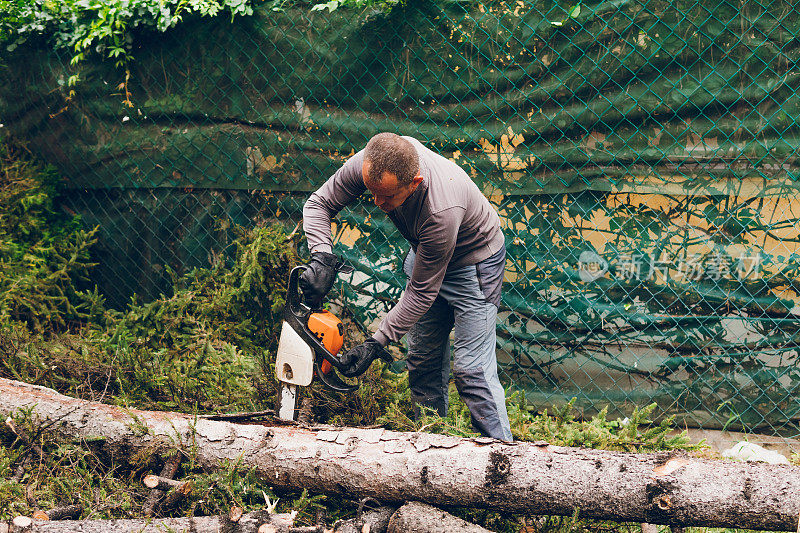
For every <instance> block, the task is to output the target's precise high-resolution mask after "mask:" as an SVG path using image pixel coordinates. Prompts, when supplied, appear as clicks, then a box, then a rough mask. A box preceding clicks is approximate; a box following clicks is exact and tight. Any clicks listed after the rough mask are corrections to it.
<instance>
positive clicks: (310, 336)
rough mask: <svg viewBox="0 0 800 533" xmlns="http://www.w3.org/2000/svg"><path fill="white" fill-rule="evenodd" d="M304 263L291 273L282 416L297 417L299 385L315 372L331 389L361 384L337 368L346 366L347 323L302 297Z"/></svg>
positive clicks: (282, 356) (281, 349)
mask: <svg viewBox="0 0 800 533" xmlns="http://www.w3.org/2000/svg"><path fill="white" fill-rule="evenodd" d="M306 268H308V267H307V265H300V266H297V267H295V268H293V269H292V271H291V272H290V273H289V286H288V288H287V292H286V306H285V307H284V310H283V324H282V325H281V336H280V340H279V341H278V355H277V357H276V359H275V375H276V377H277V378H278V384H279V387H278V389H279V390H278V409H277V412H278V417H279V418H282V419H284V420H295V407H296V405H297V392H298V387H308V386H309V385H311V382H312V380H313V379H314V374H316V375H317V377H318V378H319V380H320V381H321V382H322V383H323V384H324V385H325V386H326V387H328V388H329V389H331V390H334V391H336V392H345V393H348V392H353V391H355V390H356V389H358V384H355V385H353V384H350V383H346V382H345V381H343V380H342V378H340V377H339V375H338V373H337V371H339V372H341V371H343V370H345V369H346V367H344V365H342V364H341V362H340V361H339V357H337V354H338V353H339V350H341V349H342V345H343V344H344V324H342V321H341V320H339V317H337V316H336V315H334V314H333V313H331V312H330V311H327V310H316V309H311V308H310V307H308V306H307V305H305V304H304V303H303V302H302V299H301V297H300V288H299V278H300V273H301V272H303V270H305V269H306ZM352 271H353V270H352V267H346V266H345V267H340V268H339V272H345V273H347V272H352Z"/></svg>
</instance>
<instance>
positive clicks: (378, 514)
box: [333, 505, 397, 533]
mask: <svg viewBox="0 0 800 533" xmlns="http://www.w3.org/2000/svg"><path fill="white" fill-rule="evenodd" d="M395 511H397V508H396V507H391V506H388V505H386V506H382V507H378V508H377V509H373V510H371V511H364V513H363V514H361V516H357V517H356V518H350V519H349V520H340V521H338V522H336V523H335V524H334V525H333V533H363V532H364V529H365V528H367V529H368V531H369V533H386V528H387V527H388V526H389V519H390V518H391V517H392V515H393V514H394V513H395Z"/></svg>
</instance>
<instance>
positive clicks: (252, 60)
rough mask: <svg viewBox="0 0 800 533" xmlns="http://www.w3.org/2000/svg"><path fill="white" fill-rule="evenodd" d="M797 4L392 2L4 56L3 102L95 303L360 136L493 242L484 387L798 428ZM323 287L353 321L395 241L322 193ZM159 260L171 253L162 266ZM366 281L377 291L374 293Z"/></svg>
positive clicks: (356, 145)
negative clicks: (460, 190) (397, 146)
mask: <svg viewBox="0 0 800 533" xmlns="http://www.w3.org/2000/svg"><path fill="white" fill-rule="evenodd" d="M799 11H800V8H798V7H796V5H795V3H793V2H789V1H769V2H768V1H765V2H761V3H759V2H755V1H751V2H732V1H726V0H723V1H717V2H705V3H699V2H694V1H670V2H668V1H663V0H649V1H648V0H613V1H602V2H598V1H590V2H580V3H578V2H576V1H574V0H570V1H566V2H565V1H558V0H537V1H533V2H529V1H522V0H517V1H506V2H485V3H479V2H472V1H469V2H467V1H460V2H458V1H437V2H408V4H407V5H406V6H402V7H398V8H396V9H394V10H393V11H392V12H391V13H389V14H385V13H381V12H379V11H377V10H374V9H366V10H359V11H352V10H345V9H339V10H337V11H335V12H333V13H329V12H327V11H322V12H320V11H313V12H312V11H309V9H308V7H302V8H300V7H298V8H295V9H289V10H287V11H284V12H280V13H276V12H272V11H270V10H268V9H266V8H263V9H257V10H256V14H255V15H254V16H253V17H249V18H241V19H237V20H236V21H235V22H234V23H232V24H231V23H228V22H227V21H225V22H220V21H193V22H188V23H186V24H184V25H183V26H182V27H179V28H178V29H175V30H172V31H171V32H169V33H167V34H164V35H158V36H156V35H145V34H143V35H140V36H138V38H137V40H136V42H137V43H141V44H139V45H137V48H136V49H135V50H134V55H135V58H136V59H135V61H134V63H133V64H132V65H131V76H130V79H128V80H127V82H126V80H125V76H124V73H122V72H120V71H118V70H116V69H115V68H114V67H113V66H110V65H107V64H103V63H99V62H96V63H91V62H89V63H84V64H83V66H81V67H80V69H81V70H80V75H81V79H82V82H81V83H80V84H79V85H78V87H77V89H76V90H77V92H76V94H75V96H74V97H72V98H71V99H68V98H67V96H68V87H67V79H68V78H69V76H70V75H72V74H74V73H75V72H74V71H73V70H72V69H71V68H70V67H69V64H68V63H69V57H70V55H69V54H68V53H63V54H58V53H53V52H49V51H47V50H45V49H43V48H42V49H37V48H35V47H28V48H24V47H19V48H17V49H16V50H14V51H13V52H4V53H3V54H4V55H3V63H4V67H3V68H2V70H0V84H1V86H0V122H2V123H4V125H5V127H6V128H8V130H10V131H11V132H13V133H14V134H15V135H16V136H18V137H21V138H23V139H26V140H27V141H28V142H29V147H30V149H31V150H33V151H35V152H36V153H38V154H40V155H41V156H43V157H44V158H45V159H46V160H47V161H48V162H51V163H53V164H55V165H57V166H58V168H59V169H60V170H61V172H63V174H64V175H65V176H66V178H67V186H68V194H67V195H66V201H65V202H66V203H65V208H66V209H70V210H72V211H74V212H76V213H80V214H81V215H82V216H83V219H84V221H85V222H86V223H87V224H89V225H99V226H100V231H101V237H102V238H101V242H100V248H99V253H100V255H101V261H100V263H101V264H100V266H99V267H98V270H97V272H96V281H97V283H98V284H99V286H100V287H101V289H102V290H103V292H104V293H105V294H106V295H107V296H108V298H109V301H111V302H112V303H116V304H117V305H123V304H124V303H125V301H126V300H127V299H128V298H129V297H130V295H132V294H134V293H136V294H137V295H139V297H140V298H149V297H153V296H155V295H157V294H158V293H159V292H160V291H165V290H167V288H168V278H169V276H168V272H167V270H168V269H172V270H175V271H179V272H180V271H181V270H183V269H185V268H189V267H191V266H196V265H208V264H209V262H210V261H212V260H213V257H214V256H215V255H216V254H220V253H224V250H225V248H226V244H227V243H228V242H229V240H230V238H231V236H230V226H231V224H232V223H239V224H245V225H247V224H254V223H261V222H269V221H280V222H282V223H285V224H287V226H289V227H294V225H295V224H296V223H297V222H298V221H299V220H300V218H301V210H302V204H303V201H304V200H305V198H306V197H307V195H308V192H309V191H311V190H313V189H314V188H315V187H317V186H318V185H319V184H320V183H322V181H324V180H325V179H326V178H327V177H328V176H329V175H330V174H331V173H333V171H334V170H335V169H336V168H337V167H338V166H339V165H340V164H341V163H342V161H344V160H345V159H346V158H347V157H348V156H349V155H351V154H353V153H354V152H355V151H357V150H359V149H360V148H362V147H363V145H364V144H365V143H366V141H367V140H368V139H369V138H370V137H371V136H372V135H373V134H375V133H377V132H379V131H394V132H397V133H400V134H405V135H412V136H414V137H417V138H419V139H420V140H421V141H423V142H424V143H425V144H426V145H428V146H429V147H430V148H431V149H433V150H435V151H437V152H439V153H441V154H443V155H444V156H445V157H448V158H450V159H452V160H454V161H456V162H457V163H459V164H461V165H462V166H463V167H464V168H465V169H466V170H467V171H468V172H469V173H470V175H471V176H472V178H473V179H474V180H475V182H476V183H477V184H478V185H479V186H480V187H481V188H482V190H483V191H484V192H485V194H486V195H487V196H488V197H489V198H490V200H491V201H492V202H493V203H494V205H495V206H496V207H497V209H498V211H499V212H500V214H501V216H502V218H503V222H504V228H505V235H506V240H507V245H508V250H509V259H508V264H507V273H506V281H507V283H506V284H505V293H504V297H503V302H502V309H501V313H500V318H501V321H500V326H499V345H498V347H499V352H498V353H499V360H500V363H501V374H502V378H503V380H504V382H505V383H506V384H507V385H509V386H514V387H517V388H520V389H522V390H524V391H525V393H526V395H527V396H528V398H529V399H530V401H531V402H532V403H533V404H534V405H537V406H540V407H546V406H549V405H551V404H554V403H562V402H564V401H566V400H568V399H569V398H571V397H573V396H574V397H577V399H578V401H577V405H578V406H580V407H582V408H584V409H585V410H586V411H587V412H593V411H597V410H599V409H601V408H602V407H604V406H609V407H610V410H611V412H612V414H614V415H618V414H619V415H622V414H626V413H628V412H629V411H630V410H631V409H632V406H633V405H643V404H647V403H650V402H656V403H657V404H658V406H659V413H660V414H676V415H677V416H678V420H679V421H680V422H681V423H685V424H687V425H691V426H699V427H703V428H719V427H729V428H744V429H747V430H759V431H763V432H768V433H775V434H780V435H785V436H797V435H798V434H800V428H798V420H799V419H800V412H798V410H799V409H800V402H798V400H797V399H796V397H797V394H796V392H797V387H798V385H799V384H800V374H799V373H798V369H797V359H798V354H799V353H800V352H798V350H799V347H798V335H800V321H798V317H799V316H800V307H798V302H799V301H800V298H798V294H797V291H798V288H799V284H798V268H799V267H800V261H799V260H800V252H798V241H799V240H800V237H798V230H797V223H798V219H799V217H800V202H798V181H797V177H798V170H799V168H800V167H798V159H797V150H798V146H800V145H799V139H798V135H800V128H799V127H798V123H797V117H798V116H800V100H799V96H798V79H799V78H800V71H799V70H798V67H797V62H798V60H800V42H799V41H798V35H799V34H800V12H799ZM334 231H335V235H336V237H337V242H338V244H337V251H338V252H339V253H341V254H342V255H344V256H346V257H347V259H348V260H349V261H350V262H351V263H352V264H353V265H355V266H356V267H357V270H356V273H355V274H354V277H353V278H352V280H351V281H352V284H342V286H341V287H340V291H341V294H342V296H343V297H344V299H345V300H346V301H347V302H348V304H349V306H350V308H351V309H352V310H353V311H354V312H356V313H357V314H358V316H359V319H360V320H361V321H362V322H363V323H364V324H370V323H371V322H373V321H374V320H375V319H376V318H377V317H379V316H380V315H381V314H382V313H383V312H385V310H386V309H387V308H388V306H390V305H391V303H392V302H393V301H395V300H396V298H397V297H398V295H399V294H400V291H401V288H402V286H403V284H404V279H403V276H402V274H401V273H400V268H399V266H400V265H399V261H400V258H401V257H402V255H403V253H404V251H405V248H406V246H407V245H406V244H405V243H404V241H403V240H402V238H401V237H400V236H399V234H398V233H397V232H396V231H395V229H394V228H393V226H392V225H391V223H390V222H389V221H388V219H386V218H385V217H384V216H383V215H382V214H381V213H379V212H377V210H376V209H374V207H373V206H371V205H370V204H369V202H368V201H366V199H365V201H364V202H362V203H360V204H359V205H355V206H353V207H352V208H351V209H348V210H346V211H344V212H343V213H342V214H341V215H340V216H339V218H338V220H337V222H336V226H335V228H334ZM167 267H169V268H167ZM376 296H377V297H376Z"/></svg>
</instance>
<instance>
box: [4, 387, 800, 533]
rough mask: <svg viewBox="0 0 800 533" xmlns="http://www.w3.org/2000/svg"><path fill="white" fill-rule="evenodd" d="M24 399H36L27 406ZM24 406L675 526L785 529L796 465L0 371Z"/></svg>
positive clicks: (392, 478) (346, 474)
mask: <svg viewBox="0 0 800 533" xmlns="http://www.w3.org/2000/svg"><path fill="white" fill-rule="evenodd" d="M34 406H35V407H34ZM22 407H34V413H35V414H36V416H38V417H39V418H40V419H41V420H42V422H46V423H52V426H51V427H52V429H53V430H55V431H59V432H61V433H63V434H66V435H70V436H72V437H76V438H93V439H97V438H98V437H99V438H101V439H103V446H105V447H106V448H108V449H109V451H112V452H117V453H120V452H124V453H129V452H131V451H133V450H135V449H142V448H150V449H154V450H155V451H164V450H167V449H170V448H174V443H175V442H180V443H194V446H195V448H194V449H195V450H196V454H197V461H198V462H199V463H200V464H202V465H205V466H207V467H216V466H218V465H219V463H220V462H221V461H223V460H229V461H230V460H240V462H241V465H242V467H244V468H253V469H254V470H255V471H256V472H257V473H258V474H260V475H261V476H263V477H264V478H265V479H268V480H270V483H271V484H272V485H273V486H275V487H278V488H281V487H282V488H293V489H301V488H307V489H309V490H311V491H316V492H325V493H337V494H345V495H349V496H351V497H352V496H371V497H373V498H376V499H378V500H381V501H383V502H405V501H409V500H420V501H424V502H427V503H430V504H432V505H435V506H443V507H447V506H469V507H481V508H487V509H497V510H502V511H506V512H516V513H531V514H545V515H572V514H574V511H575V509H576V508H578V509H579V510H580V516H581V517H584V518H598V519H606V520H616V521H626V522H628V521H630V522H648V523H654V524H670V525H674V526H710V527H737V528H748V529H769V530H784V531H788V530H792V531H794V530H796V528H797V522H798V512H800V469H798V468H796V467H793V466H789V465H767V464H758V463H733V462H724V461H708V460H701V459H694V458H690V457H686V456H681V455H677V454H674V453H666V452H662V453H651V454H633V453H621V452H610V451H600V450H586V449H579V448H564V447H559V446H550V445H548V444H546V443H512V444H509V443H503V442H498V441H495V440H493V439H483V438H480V439H461V438H457V437H449V436H442V435H430V434H425V433H398V432H393V431H386V430H383V429H355V428H339V429H331V428H302V427H296V426H284V425H274V426H265V425H255V424H248V425H239V424H234V423H230V422H226V421H214V420H206V419H202V418H198V417H193V416H191V415H184V414H178V413H168V412H148V411H138V410H134V409H120V408H117V407H113V406H110V405H104V404H100V403H96V402H88V401H83V400H77V399H74V398H69V397H66V396H63V395H61V394H58V393H56V392H55V391H53V390H51V389H47V388H44V387H38V386H33V385H28V384H25V383H20V382H16V381H10V380H5V379H0V415H2V416H5V415H8V414H10V413H12V412H14V411H17V410H18V409H20V408H22Z"/></svg>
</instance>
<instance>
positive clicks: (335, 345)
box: [308, 311, 344, 374]
mask: <svg viewBox="0 0 800 533" xmlns="http://www.w3.org/2000/svg"><path fill="white" fill-rule="evenodd" d="M308 329H309V330H311V332H312V333H313V334H314V335H315V336H316V337H317V338H318V339H319V340H320V341H322V344H323V346H325V348H326V349H327V350H328V351H329V352H330V353H331V355H336V354H337V353H339V350H341V349H342V344H344V324H342V321H341V320H339V317H337V316H336V315H334V314H333V313H331V312H330V311H317V312H314V313H311V314H310V315H309V316H308ZM320 369H321V370H322V372H323V373H324V374H327V373H328V372H330V371H331V369H332V366H331V364H330V363H329V362H328V361H322V365H321V367H320Z"/></svg>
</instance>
